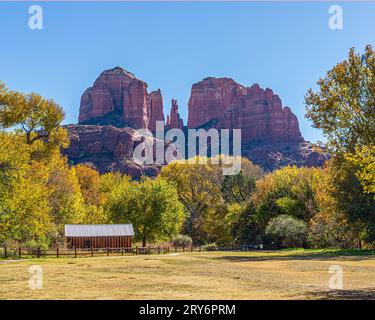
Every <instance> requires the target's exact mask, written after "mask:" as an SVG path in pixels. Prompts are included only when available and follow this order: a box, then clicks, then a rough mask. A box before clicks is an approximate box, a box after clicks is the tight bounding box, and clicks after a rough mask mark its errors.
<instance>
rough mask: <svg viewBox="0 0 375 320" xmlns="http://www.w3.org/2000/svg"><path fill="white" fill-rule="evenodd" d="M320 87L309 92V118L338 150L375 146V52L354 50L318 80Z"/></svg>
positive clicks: (367, 48) (371, 49) (333, 147)
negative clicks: (360, 52)
mask: <svg viewBox="0 0 375 320" xmlns="http://www.w3.org/2000/svg"><path fill="white" fill-rule="evenodd" d="M318 86H319V90H318V91H317V92H313V91H312V90H311V89H310V90H309V91H308V93H307V95H306V97H305V101H306V105H307V117H308V118H309V119H311V120H312V122H313V124H314V127H316V128H318V129H322V130H323V133H324V134H325V135H326V136H327V138H328V143H329V146H330V147H331V148H332V149H333V150H334V151H345V152H352V151H353V150H354V149H355V147H356V146H363V145H375V109H374V105H375V52H374V50H373V48H372V47H371V46H367V47H366V50H365V53H364V54H363V55H361V54H358V53H356V52H355V50H354V48H352V49H350V52H349V57H348V59H347V60H344V61H343V62H340V63H338V64H337V65H336V66H334V67H333V68H332V69H331V70H330V71H328V73H327V75H326V77H325V78H322V79H320V80H319V81H318Z"/></svg>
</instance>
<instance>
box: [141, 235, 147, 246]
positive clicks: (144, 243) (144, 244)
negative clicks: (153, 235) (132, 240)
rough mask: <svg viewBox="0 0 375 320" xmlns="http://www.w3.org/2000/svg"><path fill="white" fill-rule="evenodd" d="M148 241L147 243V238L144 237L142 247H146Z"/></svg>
mask: <svg viewBox="0 0 375 320" xmlns="http://www.w3.org/2000/svg"><path fill="white" fill-rule="evenodd" d="M146 243H147V239H146V237H143V239H142V247H145V246H146Z"/></svg>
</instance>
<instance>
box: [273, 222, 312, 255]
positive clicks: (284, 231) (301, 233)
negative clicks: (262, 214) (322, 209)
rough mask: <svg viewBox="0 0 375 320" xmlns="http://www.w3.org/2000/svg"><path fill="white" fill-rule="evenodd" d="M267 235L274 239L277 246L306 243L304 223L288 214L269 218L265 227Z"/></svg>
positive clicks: (306, 232) (296, 245) (292, 246)
mask: <svg viewBox="0 0 375 320" xmlns="http://www.w3.org/2000/svg"><path fill="white" fill-rule="evenodd" d="M266 234H267V236H269V237H271V238H272V239H274V240H275V241H276V244H277V246H278V247H287V248H296V247H301V246H303V245H304V244H305V243H306V239H307V234H308V229H307V226H306V223H305V222H304V221H302V220H300V219H296V218H294V217H292V216H289V215H280V216H277V217H275V218H273V219H271V220H270V221H269V223H268V225H267V228H266Z"/></svg>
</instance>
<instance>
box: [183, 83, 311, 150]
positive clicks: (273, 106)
mask: <svg viewBox="0 0 375 320" xmlns="http://www.w3.org/2000/svg"><path fill="white" fill-rule="evenodd" d="M200 126H209V127H215V128H218V129H220V128H228V129H241V130H242V142H243V143H244V144H246V143H249V142H253V141H261V142H270V143H294V142H302V141H304V140H303V137H302V135H301V132H300V130H299V126H298V120H297V118H296V116H295V115H294V114H293V113H292V111H291V110H290V108H288V107H283V106H282V103H281V100H280V98H279V96H277V95H275V94H274V93H273V92H272V90H271V89H266V90H263V89H261V88H260V87H259V85H258V84H254V85H253V86H251V87H249V88H246V87H244V86H242V85H240V84H238V83H236V82H235V81H234V80H232V79H229V78H206V79H204V80H203V81H201V82H198V83H196V84H194V85H193V87H192V90H191V96H190V99H189V117H188V128H197V127H200Z"/></svg>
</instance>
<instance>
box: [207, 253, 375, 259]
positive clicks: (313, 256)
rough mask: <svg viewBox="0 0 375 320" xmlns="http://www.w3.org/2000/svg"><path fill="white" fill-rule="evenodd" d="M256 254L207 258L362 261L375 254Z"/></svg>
mask: <svg viewBox="0 0 375 320" xmlns="http://www.w3.org/2000/svg"><path fill="white" fill-rule="evenodd" d="M258 254H260V255H258V256H250V255H233V254H228V255H223V256H220V257H209V259H218V260H228V261H233V262H251V261H253V262H256V261H284V260H285V261H286V260H335V261H363V260H369V259H374V260H375V255H340V254H339V253H332V252H304V253H298V254H297V253H296V254H290V253H287V252H286V253H283V252H282V251H279V252H278V251H272V252H264V253H263V252H262V253H260V252H258Z"/></svg>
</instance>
